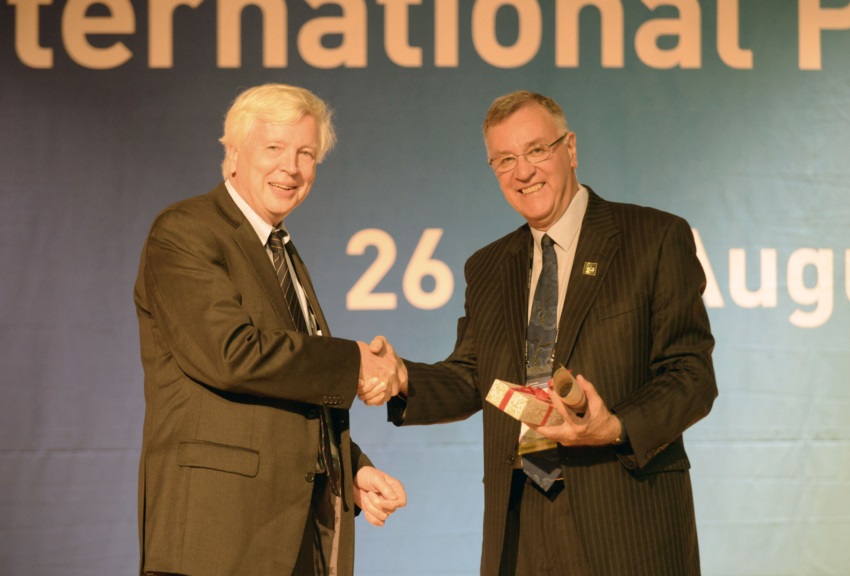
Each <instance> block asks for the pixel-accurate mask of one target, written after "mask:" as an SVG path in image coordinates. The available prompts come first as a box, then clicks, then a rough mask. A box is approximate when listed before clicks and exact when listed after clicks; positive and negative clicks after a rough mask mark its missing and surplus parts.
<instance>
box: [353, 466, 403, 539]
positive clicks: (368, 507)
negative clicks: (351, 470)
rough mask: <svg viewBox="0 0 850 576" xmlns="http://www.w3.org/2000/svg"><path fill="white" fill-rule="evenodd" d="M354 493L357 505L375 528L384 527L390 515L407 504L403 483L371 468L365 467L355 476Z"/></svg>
mask: <svg viewBox="0 0 850 576" xmlns="http://www.w3.org/2000/svg"><path fill="white" fill-rule="evenodd" d="M354 492H355V503H356V504H357V505H358V506H359V507H360V508H361V510H363V513H364V514H363V515H364V517H365V518H366V520H367V521H368V522H369V523H370V524H373V525H375V526H383V525H384V523H385V522H386V520H387V518H389V516H390V514H392V513H393V512H395V511H396V510H398V509H399V508H401V507H403V506H405V505H406V504H407V495H406V494H405V492H404V487H403V486H402V485H401V482H399V481H398V480H396V479H395V478H393V477H392V476H390V475H389V474H386V473H384V472H381V471H380V470H377V469H376V468H373V467H371V466H364V467H363V468H361V469H360V470H359V471H358V472H357V474H356V475H355V478H354Z"/></svg>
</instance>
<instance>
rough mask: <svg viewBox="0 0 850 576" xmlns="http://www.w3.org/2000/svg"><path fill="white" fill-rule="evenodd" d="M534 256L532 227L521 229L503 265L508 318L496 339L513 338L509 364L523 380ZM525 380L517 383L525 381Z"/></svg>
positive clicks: (506, 316)
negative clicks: (502, 331) (529, 273)
mask: <svg viewBox="0 0 850 576" xmlns="http://www.w3.org/2000/svg"><path fill="white" fill-rule="evenodd" d="M530 257H531V231H530V230H529V228H528V226H523V227H522V228H520V230H519V231H518V233H517V234H516V238H515V240H514V241H513V242H512V244H511V245H510V246H509V248H508V250H507V258H506V260H505V262H504V264H503V270H502V273H501V277H502V297H501V298H500V301H501V302H502V306H503V308H502V310H503V314H504V317H505V333H504V334H500V335H494V336H495V337H496V338H510V339H511V341H510V343H509V345H510V349H511V354H512V358H511V361H510V362H509V365H510V366H512V367H516V370H517V376H518V378H519V379H524V378H525V360H526V359H525V338H526V331H527V329H528V262H529V258H530ZM524 383H525V382H517V384H524Z"/></svg>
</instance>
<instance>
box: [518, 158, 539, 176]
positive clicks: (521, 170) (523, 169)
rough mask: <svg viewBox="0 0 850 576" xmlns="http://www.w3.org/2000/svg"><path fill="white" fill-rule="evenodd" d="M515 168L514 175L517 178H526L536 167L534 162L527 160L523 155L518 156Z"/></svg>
mask: <svg viewBox="0 0 850 576" xmlns="http://www.w3.org/2000/svg"><path fill="white" fill-rule="evenodd" d="M516 161H517V164H516V168H514V177H515V178H518V179H519V180H526V179H528V178H529V177H531V175H532V174H534V171H535V170H536V168H535V167H534V164H532V163H531V162H529V161H528V158H526V157H525V156H518V157H517V159H516Z"/></svg>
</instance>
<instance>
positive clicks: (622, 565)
mask: <svg viewBox="0 0 850 576" xmlns="http://www.w3.org/2000/svg"><path fill="white" fill-rule="evenodd" d="M589 192H590V198H589V203H588V207H587V211H586V213H585V217H584V220H583V223H582V229H581V235H580V238H579V241H578V245H577V251H576V256H575V263H574V265H573V269H572V271H571V277H570V285H569V290H568V293H567V296H566V301H565V303H564V306H563V312H562V314H561V318H560V320H559V336H558V341H557V344H556V354H555V360H556V363H559V364H563V365H565V366H566V367H567V368H569V369H571V370H572V372H573V373H574V374H583V375H584V376H585V377H586V378H587V379H588V380H589V381H590V382H592V383H593V384H594V385H595V386H596V388H597V390H598V392H599V394H600V396H601V397H602V398H603V400H604V401H605V403H606V405H607V406H608V407H609V408H612V409H613V410H615V411H616V412H617V414H618V415H619V416H620V418H621V419H622V421H623V423H624V426H625V428H626V430H627V431H628V434H629V438H630V444H627V445H626V447H624V448H617V449H615V448H613V447H603V448H566V447H563V446H559V448H558V450H559V455H560V459H561V466H562V469H563V473H564V484H565V494H566V496H567V497H568V498H570V505H571V507H572V509H573V510H574V515H573V517H572V518H569V519H564V521H571V522H573V523H574V524H575V531H576V533H577V534H578V537H579V540H580V541H579V542H569V543H565V544H568V545H570V546H572V547H578V548H577V549H580V550H581V552H582V553H583V555H584V557H585V559H586V561H587V564H588V566H589V567H590V569H591V573H592V574H593V575H595V576H617V575H623V576H626V575H628V576H635V575H641V574H645V575H647V576H662V575H677V576H678V575H687V574H698V573H699V553H698V547H697V537H696V526H695V520H694V509H693V499H692V494H691V487H690V479H689V473H688V469H689V468H690V464H689V462H688V458H687V455H686V454H685V449H684V445H683V442H682V433H683V432H684V430H685V429H686V428H688V427H689V426H690V425H691V424H693V423H695V422H696V421H698V420H699V419H701V418H702V417H704V416H705V415H706V414H708V412H709V410H710V409H711V405H712V403H713V401H714V398H715V397H716V395H717V387H716V384H715V379H714V370H713V367H712V361H711V352H712V349H713V347H714V340H713V338H712V335H711V332H710V329H709V321H708V316H707V314H706V310H705V306H704V304H703V302H702V297H701V294H702V291H703V290H704V288H705V275H704V273H703V270H702V267H701V265H700V263H699V261H698V259H697V258H696V254H695V245H694V241H693V235H692V233H691V230H690V227H689V226H688V224H687V222H685V221H684V220H683V219H681V218H679V217H676V216H673V215H671V214H668V213H665V212H661V211H658V210H653V209H650V208H643V207H639V206H634V205H627V204H619V203H613V202H607V201H605V200H603V199H601V198H600V197H599V196H597V195H596V194H595V193H593V192H592V191H590V190H589ZM531 245H532V239H531V232H530V230H529V227H528V226H527V225H525V226H522V227H521V228H519V229H518V230H516V231H514V232H512V233H511V234H508V235H507V236H505V237H503V238H501V239H499V240H497V241H496V242H494V243H492V244H490V245H489V246H487V247H485V248H483V249H481V250H479V251H478V252H476V253H475V254H474V255H473V256H472V257H471V258H470V259H469V260H468V261H467V264H466V268H465V273H466V281H467V289H466V303H465V316H464V317H463V318H461V319H460V320H459V323H458V336H457V343H456V346H455V349H454V352H453V353H452V354H451V356H449V357H448V358H447V359H446V360H445V361H443V362H440V363H437V364H434V365H426V364H419V363H413V362H409V363H407V365H408V371H409V378H410V389H409V396H408V398H407V400H406V403H405V402H404V401H402V400H399V399H394V401H393V402H392V403H391V405H390V408H389V411H390V417H391V419H392V420H393V421H394V422H395V423H396V424H402V423H403V424H432V423H438V422H450V421H454V420H459V419H462V418H466V417H468V416H470V415H471V414H473V413H474V412H477V411H478V410H482V409H483V411H484V414H483V416H484V418H483V422H484V492H485V496H484V497H485V508H484V542H483V550H482V558H481V574H484V575H488V576H489V575H496V574H498V571H499V560H500V556H501V550H502V542H503V536H504V529H505V519H506V512H507V504H508V495H509V489H510V483H511V476H512V469H513V462H514V458H515V456H514V455H515V451H516V443H517V438H518V435H519V431H520V424H519V422H518V421H516V420H514V419H513V418H511V417H509V416H506V415H505V414H503V413H501V412H500V411H499V410H498V409H497V408H495V407H494V406H492V405H490V404H488V403H487V402H485V401H484V398H485V396H486V395H487V392H488V390H489V388H490V386H491V384H492V382H493V380H494V379H495V378H500V379H503V380H507V381H509V382H523V381H524V378H525V371H524V370H525V368H524V365H525V357H524V356H525V352H524V350H525V333H526V325H527V311H528V277H527V274H528V269H529V258H530V257H531ZM586 262H592V263H595V264H596V272H595V275H593V274H586V273H584V264H585V263H586ZM574 549H575V548H574Z"/></svg>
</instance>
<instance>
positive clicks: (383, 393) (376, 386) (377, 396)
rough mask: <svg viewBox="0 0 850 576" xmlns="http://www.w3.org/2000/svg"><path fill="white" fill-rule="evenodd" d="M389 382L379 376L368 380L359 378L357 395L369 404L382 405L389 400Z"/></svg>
mask: <svg viewBox="0 0 850 576" xmlns="http://www.w3.org/2000/svg"><path fill="white" fill-rule="evenodd" d="M387 388H388V386H387V383H386V382H384V381H382V380H381V379H380V378H378V377H377V376H373V377H372V378H369V379H368V380H365V381H364V380H362V379H361V380H358V385H357V397H358V398H360V400H362V401H363V403H364V404H366V405H367V406H380V405H382V404H383V403H384V402H386V401H387V400H388V398H387Z"/></svg>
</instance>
